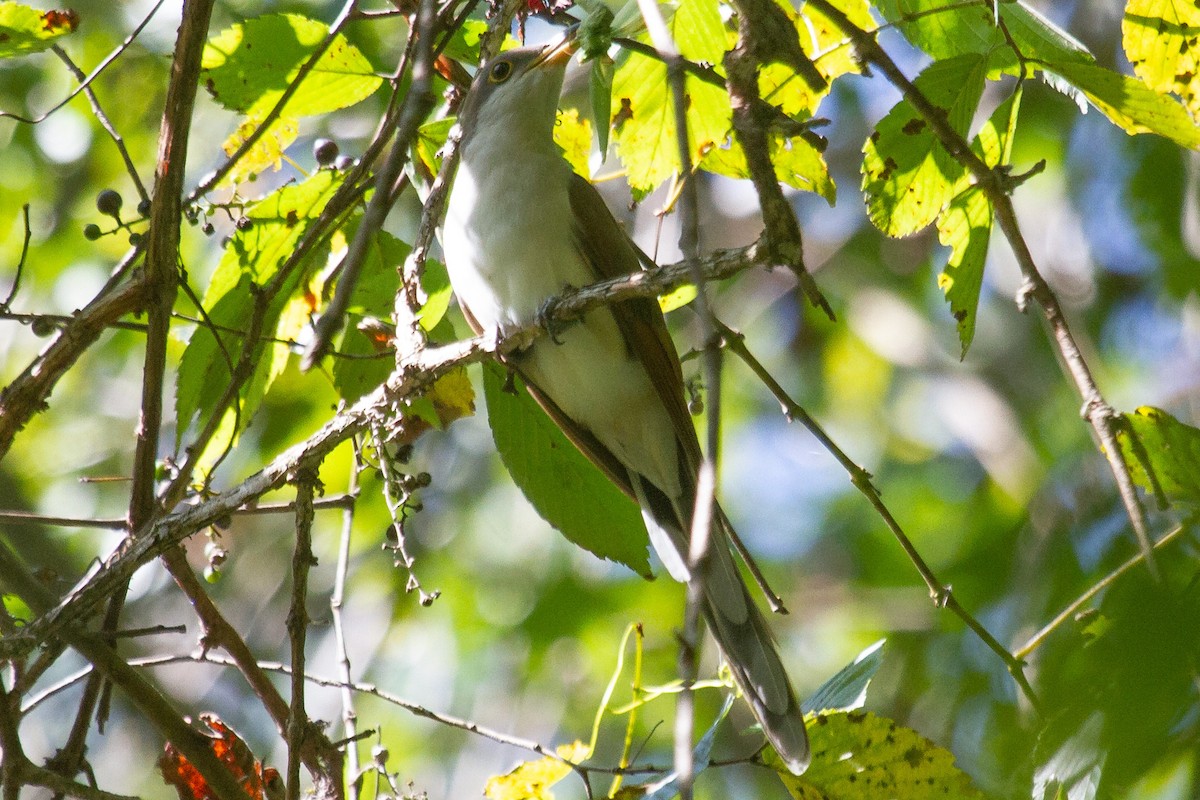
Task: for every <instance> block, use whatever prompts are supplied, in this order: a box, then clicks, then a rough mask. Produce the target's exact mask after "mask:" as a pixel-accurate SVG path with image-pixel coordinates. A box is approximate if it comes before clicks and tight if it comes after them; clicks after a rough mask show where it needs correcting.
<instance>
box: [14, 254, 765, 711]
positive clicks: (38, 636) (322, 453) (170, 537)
mask: <svg viewBox="0 0 1200 800" xmlns="http://www.w3.org/2000/svg"><path fill="white" fill-rule="evenodd" d="M696 263H698V264H699V265H700V267H701V271H702V272H703V275H704V279H705V280H706V281H709V280H720V279H723V278H727V277H730V276H732V275H735V274H737V273H738V272H741V271H744V270H746V269H749V268H752V267H754V266H758V265H759V264H760V262H759V260H758V250H757V248H756V247H754V246H751V247H748V248H742V249H738V250H725V251H715V252H712V253H708V254H706V255H705V256H704V257H703V258H702V259H699V260H698V261H697V262H696ZM692 270H693V264H692V263H691V262H689V261H682V262H679V263H676V264H671V265H668V266H665V267H657V268H655V269H653V270H646V271H643V272H639V273H636V274H633V275H628V276H623V277H621V278H615V279H613V280H608V281H602V282H600V283H597V284H594V285H593V286H590V287H585V288H583V289H579V290H573V291H567V292H564V293H563V295H562V296H560V297H559V298H557V300H556V302H555V303H554V304H552V308H551V309H550V311H549V313H548V314H547V315H546V322H569V321H571V320H573V319H575V318H577V317H578V316H580V315H582V314H584V313H586V312H587V311H589V310H591V309H594V308H597V307H599V306H601V305H605V304H608V303H614V302H620V301H622V300H628V299H633V298H639V297H642V298H645V297H656V296H657V295H659V294H663V293H664V292H667V291H670V290H671V289H674V288H677V287H678V286H681V285H683V284H686V283H690V282H691V281H692V274H693V272H692ZM544 333H545V328H544V327H543V326H542V325H539V324H536V323H534V324H530V325H528V326H524V327H522V328H519V329H517V330H514V331H512V332H511V333H510V334H508V335H507V336H505V337H504V338H503V339H500V340H497V339H496V338H495V337H493V336H480V337H475V338H473V339H466V340H463V341H459V342H454V343H452V344H448V345H442V346H439V347H427V348H425V349H424V350H422V351H421V352H419V353H416V354H413V356H412V357H411V358H410V359H409V360H407V361H406V362H405V363H404V368H403V369H401V370H398V371H396V372H394V373H393V374H392V375H391V376H390V377H389V378H388V380H387V381H386V382H385V384H384V385H382V386H380V387H378V388H376V389H375V390H374V391H372V392H370V393H369V394H366V395H364V396H363V397H361V398H359V400H358V401H357V402H355V403H354V404H353V405H351V406H350V407H348V408H346V409H343V410H342V411H341V412H339V413H338V414H336V415H334V417H333V418H331V419H330V420H329V421H328V422H326V423H325V425H324V426H322V427H321V429H320V430H318V431H316V432H315V433H313V434H312V435H311V436H309V437H308V438H307V439H306V440H304V441H302V442H300V443H298V444H296V445H294V446H293V447H291V448H289V449H288V450H286V451H284V452H283V453H281V454H279V455H278V456H277V457H276V458H275V459H274V460H273V461H271V462H270V463H269V464H267V465H266V466H265V467H263V468H262V469H261V470H260V471H258V472H256V473H255V474H253V475H251V476H250V477H248V478H246V479H245V480H243V481H242V482H241V483H240V484H238V485H236V486H234V487H232V488H230V489H228V490H227V491H224V492H221V493H218V494H215V495H212V496H210V497H208V498H206V499H204V500H202V501H200V502H197V503H196V504H195V505H188V506H184V507H181V508H179V509H178V510H176V511H174V512H172V513H170V514H167V515H165V516H164V517H162V518H161V519H158V520H156V521H154V522H153V523H151V525H150V526H149V530H145V531H141V532H139V534H138V535H137V536H135V537H133V543H132V544H131V545H130V546H129V547H127V548H124V549H122V550H121V551H120V552H119V553H117V554H116V555H115V556H114V557H113V558H112V559H111V560H110V561H109V562H108V563H106V564H105V565H104V566H103V567H102V568H101V569H99V570H97V571H95V572H94V573H93V574H91V575H89V576H87V577H86V578H85V579H84V580H82V581H81V582H80V584H79V585H77V586H76V587H75V589H74V590H72V592H71V593H70V594H69V595H68V596H67V597H65V598H64V599H63V600H62V601H61V602H60V603H59V604H58V605H57V606H56V607H55V608H54V609H53V610H52V611H49V612H47V613H45V614H42V615H41V616H39V617H38V618H37V619H35V620H33V621H32V622H31V623H30V624H29V625H28V626H26V627H25V629H24V631H23V632H22V634H21V635H19V636H16V637H11V638H8V637H5V638H0V659H5V658H12V657H14V656H19V655H21V654H22V653H28V652H30V651H31V650H33V649H34V648H35V647H36V646H37V645H38V644H39V643H41V642H45V641H48V640H50V639H52V638H54V637H55V636H58V635H59V633H60V632H61V631H62V630H63V629H64V628H65V627H67V626H70V625H76V624H79V623H81V622H82V620H84V619H86V618H87V617H88V616H89V615H90V614H91V613H93V611H94V609H95V608H96V604H97V603H98V602H102V601H103V599H104V598H105V597H107V596H108V594H110V593H111V592H112V591H113V588H114V587H115V586H116V585H118V584H119V583H120V582H122V581H124V580H128V578H129V577H130V576H132V575H133V573H134V572H136V571H137V570H138V569H140V568H141V567H142V566H144V565H145V564H147V563H149V562H150V561H152V560H153V559H155V558H157V557H158V556H159V555H160V554H161V553H163V552H164V551H165V550H166V549H167V548H169V547H170V546H172V545H173V544H177V543H179V542H182V541H183V540H184V539H186V538H187V537H189V536H191V535H193V534H194V533H195V532H196V531H199V530H202V529H204V528H206V527H208V526H210V525H213V524H214V523H216V522H218V521H220V520H221V519H223V518H224V517H227V516H229V515H230V514H233V513H236V512H237V511H238V510H239V509H241V508H244V507H246V506H247V505H250V504H252V503H253V502H255V501H256V500H257V499H258V498H259V497H261V496H263V495H264V494H266V493H267V492H269V491H271V490H273V489H278V488H279V487H280V486H282V485H283V484H285V483H286V482H287V476H288V474H290V473H292V472H294V470H295V469H296V468H297V467H299V466H300V465H301V464H303V463H305V462H307V461H310V460H311V461H320V460H321V459H323V458H325V457H326V456H327V455H328V454H329V453H331V452H332V451H333V450H334V449H335V448H337V447H338V446H340V445H341V443H342V442H344V441H346V440H347V439H349V438H350V437H352V436H355V435H357V434H359V433H363V432H364V431H367V430H369V429H371V428H373V427H377V426H383V427H384V428H385V429H386V428H387V426H389V425H390V424H392V423H394V422H395V421H396V419H397V418H398V417H399V415H398V414H396V413H395V412H394V410H393V409H394V407H395V404H397V403H401V402H403V401H405V400H408V399H411V398H413V397H417V396H419V395H420V393H421V392H423V391H425V390H426V389H427V388H428V387H429V386H431V385H432V384H433V382H434V381H436V380H437V379H438V378H439V377H441V376H442V375H445V374H446V373H447V372H449V371H450V370H452V369H456V368H458V367H461V366H464V365H466V364H470V363H477V362H480V361H483V360H485V359H488V358H493V357H495V356H496V354H497V353H508V352H512V351H513V350H516V349H520V348H522V347H526V346H528V345H529V343H530V342H532V341H534V340H535V339H536V338H537V337H538V336H541V335H544ZM285 716H286V713H285Z"/></svg>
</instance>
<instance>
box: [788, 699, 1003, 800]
mask: <svg viewBox="0 0 1200 800" xmlns="http://www.w3.org/2000/svg"><path fill="white" fill-rule="evenodd" d="M808 737H809V744H810V745H811V747H812V764H811V765H810V766H809V768H808V771H807V772H805V773H804V774H803V775H800V776H796V775H792V774H791V773H790V772H788V771H787V769H786V768H785V767H784V766H783V763H782V762H781V761H779V757H778V756H777V755H775V753H774V752H771V751H768V752H767V753H766V754H765V759H766V761H767V763H768V765H769V766H771V767H773V768H775V770H777V771H778V772H779V777H780V779H781V780H782V781H783V785H784V786H785V787H787V790H788V792H789V793H790V794H791V795H792V797H794V798H796V800H876V798H881V797H887V798H889V799H890V800H984V795H983V793H982V792H980V791H979V790H978V789H976V788H975V787H974V786H973V785H972V784H971V779H970V778H969V777H968V776H967V774H966V773H965V772H963V771H962V770H960V769H959V768H958V767H956V766H955V765H954V756H953V754H951V753H950V751H949V750H945V749H943V748H941V747H938V746H937V745H935V744H934V743H933V742H931V741H929V740H928V739H926V738H925V737H923V736H921V734H919V733H917V732H916V731H914V730H912V729H911V728H905V727H902V726H900V725H897V724H896V723H895V722H893V721H892V720H890V719H887V718H886V717H878V716H876V715H875V714H871V713H865V712H861V711H850V712H837V713H833V714H814V715H810V716H809V717H808Z"/></svg>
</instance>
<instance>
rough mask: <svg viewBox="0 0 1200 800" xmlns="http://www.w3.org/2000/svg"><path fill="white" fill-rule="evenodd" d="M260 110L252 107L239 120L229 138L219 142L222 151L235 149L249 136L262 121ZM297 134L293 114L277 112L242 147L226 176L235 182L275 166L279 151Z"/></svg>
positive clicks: (280, 161) (228, 152) (278, 162)
mask: <svg viewBox="0 0 1200 800" xmlns="http://www.w3.org/2000/svg"><path fill="white" fill-rule="evenodd" d="M263 117H264V114H263V110H262V109H261V108H259V107H255V108H254V109H252V111H251V114H250V116H248V117H246V119H244V120H242V122H241V123H240V124H239V125H238V126H237V129H236V130H234V132H233V133H231V134H229V138H227V139H226V140H225V143H224V144H222V145H221V149H222V150H224V151H225V155H227V156H231V155H233V154H234V153H236V152H237V150H238V148H239V147H241V146H242V143H243V142H245V141H246V140H247V139H249V138H250V137H251V136H252V135H253V134H254V132H255V131H256V130H258V128H259V127H260V126H261V125H262V123H263ZM299 135H300V122H299V121H298V120H297V119H296V118H295V117H287V116H280V117H278V118H277V119H275V121H274V122H272V123H271V124H270V125H269V126H268V127H267V130H266V131H264V132H263V134H262V135H261V136H259V137H258V140H257V141H256V142H255V143H254V145H253V146H251V148H250V149H249V150H247V151H246V153H245V155H243V156H242V157H241V158H240V159H239V160H238V162H237V164H235V165H234V167H233V169H232V170H231V171H230V173H229V180H231V181H233V182H235V183H237V182H241V181H244V180H247V179H249V178H250V177H252V176H254V175H257V174H259V173H260V172H264V171H266V170H268V169H275V170H277V169H279V168H280V167H281V166H282V165H283V153H284V151H285V150H287V149H288V147H289V146H290V145H291V144H292V142H294V141H296V137H297V136H299Z"/></svg>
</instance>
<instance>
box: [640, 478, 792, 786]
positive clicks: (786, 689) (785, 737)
mask: <svg viewBox="0 0 1200 800" xmlns="http://www.w3.org/2000/svg"><path fill="white" fill-rule="evenodd" d="M632 483H633V488H634V492H635V494H636V495H637V497H638V501H639V503H640V505H641V506H642V516H643V518H644V519H645V521H646V527H647V529H648V530H649V532H650V540H651V542H652V543H653V545H654V549H655V550H656V551H657V552H658V554H659V557H660V558H662V560H663V563H664V564H665V566H666V567H667V570H668V571H669V572H670V573H671V575H672V576H673V577H674V578H675V579H676V580H680V581H685V582H687V581H690V580H692V576H690V575H689V570H688V568H687V563H686V556H685V555H684V554H686V553H687V552H688V548H687V544H686V543H687V537H686V536H685V535H684V533H683V531H682V530H681V529H680V526H679V524H678V522H676V520H677V519H678V518H679V516H680V515H679V514H678V513H677V510H676V509H674V508H672V510H671V513H669V514H668V513H665V512H666V508H664V503H663V502H662V501H663V500H664V499H665V497H664V496H663V495H662V494H661V493H658V492H657V491H656V490H655V488H654V487H653V486H650V485H649V484H647V483H646V482H644V481H643V480H642V479H640V477H639V476H633V480H632ZM655 495H657V497H656V496H655ZM656 501H657V502H656ZM670 505H671V506H673V505H674V504H670ZM664 517H667V518H668V521H667V522H666V523H664V522H663V521H662V520H663V518H664ZM711 536H712V540H711V542H710V543H709V556H708V563H707V570H706V572H705V574H704V576H703V577H702V579H701V580H702V588H703V590H704V608H703V612H704V618H705V620H706V621H707V622H708V625H709V627H710V628H711V629H712V632H713V637H714V638H715V639H716V640H717V646H718V647H719V648H720V649H721V655H722V656H724V658H725V661H726V662H727V663H728V664H729V668H730V670H731V671H732V672H733V677H734V679H735V680H736V681H737V683H738V686H739V687H741V690H742V694H743V695H744V696H745V697H746V701H747V702H748V703H749V704H750V708H751V710H752V711H753V712H754V716H755V717H756V718H757V719H758V721H759V723H760V724H761V725H762V727H763V732H764V733H765V734H766V735H767V740H768V741H769V742H770V743H771V746H772V747H774V748H775V750H776V751H777V752H778V753H779V755H780V757H781V758H782V759H783V762H784V763H785V764H786V765H787V768H788V769H789V770H790V771H791V772H792V773H793V774H796V775H799V774H800V773H802V772H804V770H805V769H806V768H807V767H808V762H809V750H808V734H807V733H806V731H805V729H804V712H803V711H802V710H801V708H800V702H799V701H798V700H797V699H796V692H795V690H794V689H793V688H792V683H791V680H789V678H788V675H787V670H786V669H784V666H783V660H782V659H781V658H780V657H779V650H778V648H777V647H776V646H775V640H774V637H772V636H771V631H770V629H769V628H768V627H767V621H766V619H765V618H764V617H763V614H762V612H761V611H760V610H759V608H758V606H757V605H755V603H754V601H753V599H752V598H751V597H750V592H749V590H748V589H747V588H746V583H745V581H743V580H742V576H741V573H740V572H739V571H738V568H737V564H736V563H735V562H734V559H733V554H732V553H731V552H730V549H729V537H728V535H727V534H726V532H725V529H724V528H723V527H722V524H721V520H720V515H719V514H717V515H715V518H714V520H713V528H712V535H711Z"/></svg>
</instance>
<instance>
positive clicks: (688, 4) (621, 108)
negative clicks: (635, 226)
mask: <svg viewBox="0 0 1200 800" xmlns="http://www.w3.org/2000/svg"><path fill="white" fill-rule="evenodd" d="M670 27H671V33H672V35H673V36H674V38H675V43H676V45H677V46H678V47H679V50H680V52H681V53H682V54H683V55H684V56H685V57H687V58H689V59H691V60H693V61H704V62H708V63H714V64H719V63H720V62H721V56H722V55H723V54H724V40H725V33H724V31H725V28H724V24H723V23H722V22H721V15H720V11H719V10H718V7H717V4H716V2H715V1H714V0H682V2H680V4H679V7H678V9H677V10H676V11H675V14H674V15H673V16H672V17H671V20H670ZM666 69H667V68H666V66H665V65H664V64H663V63H662V62H661V61H657V60H655V59H652V58H647V57H645V56H642V55H638V54H635V53H630V54H628V55H627V60H626V62H625V63H624V64H622V65H621V66H620V67H618V68H617V71H616V75H615V76H614V78H613V87H612V98H613V114H614V115H615V116H616V119H617V120H618V121H617V125H616V141H617V152H618V153H619V154H620V156H621V162H622V163H623V164H624V165H625V170H626V178H627V179H628V181H629V185H630V188H631V189H632V190H633V192H634V196H635V197H638V198H640V197H643V196H645V195H646V194H648V193H649V192H651V191H653V190H654V188H655V187H657V186H658V185H659V184H661V183H662V182H663V181H665V180H667V179H668V178H670V177H671V176H672V175H674V174H676V173H678V172H679V145H678V140H677V138H676V135H675V107H674V99H673V98H672V97H671V92H670V89H669V88H668V83H667V79H666V74H667V73H666ZM686 91H687V120H688V141H689V144H690V146H691V158H692V161H693V162H694V163H698V162H699V161H700V160H701V155H702V154H703V153H705V152H707V151H708V150H709V149H711V148H712V147H713V146H714V145H718V144H720V143H722V142H724V141H725V140H726V138H727V137H728V135H729V132H730V127H731V122H730V120H731V118H732V114H733V112H732V110H731V108H730V105H729V97H728V95H726V93H725V90H724V88H722V87H720V86H713V85H712V84H709V83H705V82H703V81H701V80H699V79H698V78H694V77H690V76H689V77H688V78H686Z"/></svg>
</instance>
